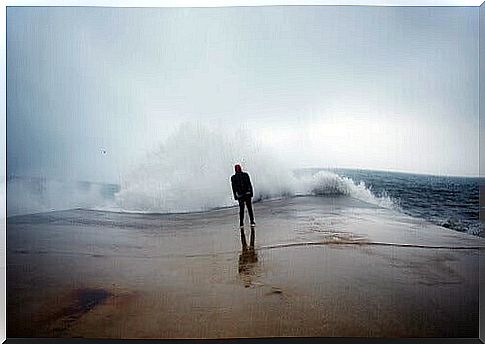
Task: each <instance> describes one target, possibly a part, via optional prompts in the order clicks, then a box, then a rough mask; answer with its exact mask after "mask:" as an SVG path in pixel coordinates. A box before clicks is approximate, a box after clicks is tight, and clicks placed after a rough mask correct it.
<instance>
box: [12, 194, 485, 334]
mask: <svg viewBox="0 0 485 344" xmlns="http://www.w3.org/2000/svg"><path fill="white" fill-rule="evenodd" d="M254 208H255V214H256V220H257V227H256V229H255V230H254V231H251V230H250V228H249V227H247V228H246V229H245V231H244V232H243V233H241V232H240V230H239V228H238V227H237V226H236V224H237V211H238V209H236V208H228V209H220V210H215V211H210V212H205V213H192V214H171V215H156V214H152V215H149V214H126V213H125V214H120V213H112V212H102V211H90V210H70V211H61V212H52V213H44V214H37V215H28V216H18V217H11V218H8V220H7V336H8V337H32V336H34V337H89V338H108V337H109V338H228V337H274V336H364V337H365V336H370V337H426V336H430V337H478V320H479V317H478V307H479V306H478V294H479V280H478V279H479V266H478V263H479V248H478V247H480V246H484V239H483V238H478V237H474V236H470V235H467V234H463V233H458V232H454V231H452V230H449V229H445V228H442V227H438V226H434V225H431V224H429V223H426V222H425V221H423V220H418V219H414V218H410V217H407V216H404V215H401V214H398V213H396V212H393V211H390V210H387V209H382V208H377V207H374V206H371V205H369V204H366V203H362V202H359V201H356V200H353V199H350V198H345V197H338V198H322V197H318V198H317V197H298V198H292V199H286V200H277V201H265V202H260V203H257V204H255V205H254Z"/></svg>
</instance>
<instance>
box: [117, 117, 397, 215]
mask: <svg viewBox="0 0 485 344" xmlns="http://www.w3.org/2000/svg"><path fill="white" fill-rule="evenodd" d="M236 163H240V164H241V165H242V166H243V170H245V171H247V172H248V173H249V174H250V176H251V180H252V183H253V185H254V189H255V195H254V200H255V201H258V200H262V199H271V198H280V197H291V196H297V195H315V196H326V195H331V196H350V197H354V198H357V199H359V200H362V201H365V202H368V203H372V204H374V205H377V206H381V207H386V208H392V207H394V203H393V201H392V200H391V199H390V198H389V197H388V196H387V195H380V196H376V195H375V194H373V193H372V192H371V190H370V189H369V188H368V187H367V186H366V185H365V183H363V182H360V183H355V182H354V181H353V180H352V179H350V178H347V177H343V176H340V175H338V174H336V173H333V172H328V171H319V172H317V173H313V174H299V175H297V174H295V173H293V171H292V169H291V168H290V167H289V166H288V163H287V162H286V161H280V160H278V159H277V158H276V157H275V155H274V154H272V153H271V152H270V151H268V150H267V149H266V148H265V147H264V146H263V145H261V144H260V143H259V142H258V141H257V140H256V139H255V138H253V137H251V135H249V134H248V133H247V132H246V131H244V130H241V131H240V132H239V133H238V134H237V135H236V136H231V137H229V136H228V135H225V134H223V133H221V131H220V130H219V131H215V130H211V129H209V128H207V127H205V126H201V125H197V124H185V125H182V126H181V127H180V128H179V129H178V130H177V131H176V132H175V133H174V134H173V135H172V136H170V137H169V138H168V139H167V140H166V141H165V142H164V143H163V144H161V145H160V146H159V147H158V149H156V150H155V151H154V152H151V153H149V154H148V155H147V156H146V157H145V159H144V160H143V161H142V162H141V163H140V164H139V165H138V166H137V167H136V168H135V169H133V170H131V171H130V172H129V173H127V174H125V175H123V177H122V183H121V185H120V190H119V192H117V193H116V194H115V207H117V208H118V209H119V210H121V211H129V212H157V213H168V212H192V211H204V210H209V209H213V208H219V207H226V206H232V205H234V204H235V201H234V200H233V198H232V192H231V186H230V176H231V175H232V174H233V166H234V164H236Z"/></svg>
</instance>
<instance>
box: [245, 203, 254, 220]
mask: <svg viewBox="0 0 485 344" xmlns="http://www.w3.org/2000/svg"><path fill="white" fill-rule="evenodd" d="M246 207H247V208H248V213H249V220H250V221H251V224H253V223H254V214H253V206H252V204H251V197H248V198H247V199H246Z"/></svg>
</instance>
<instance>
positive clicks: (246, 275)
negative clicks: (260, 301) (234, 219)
mask: <svg viewBox="0 0 485 344" xmlns="http://www.w3.org/2000/svg"><path fill="white" fill-rule="evenodd" d="M241 245H242V252H241V254H240V255H239V275H240V276H241V279H242V280H243V281H244V285H245V287H246V288H248V287H250V286H251V285H252V281H253V279H254V277H255V275H256V271H255V267H256V265H257V263H258V255H257V254H256V251H255V250H254V228H251V236H250V238H249V246H248V244H247V241H246V234H245V233H244V228H241Z"/></svg>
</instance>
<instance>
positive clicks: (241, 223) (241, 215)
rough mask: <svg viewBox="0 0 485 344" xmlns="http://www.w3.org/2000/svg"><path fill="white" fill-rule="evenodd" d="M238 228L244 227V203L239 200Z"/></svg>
mask: <svg viewBox="0 0 485 344" xmlns="http://www.w3.org/2000/svg"><path fill="white" fill-rule="evenodd" d="M239 226H244V201H243V200H239Z"/></svg>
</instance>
